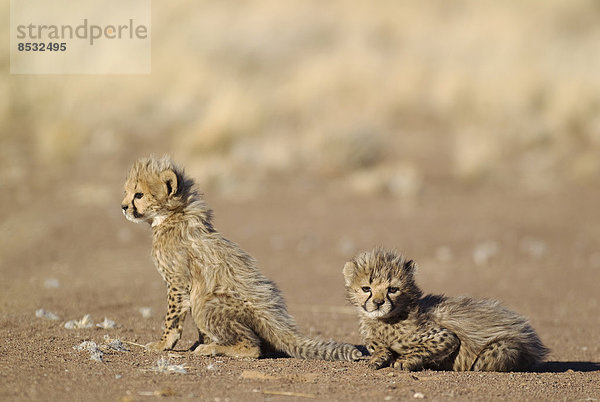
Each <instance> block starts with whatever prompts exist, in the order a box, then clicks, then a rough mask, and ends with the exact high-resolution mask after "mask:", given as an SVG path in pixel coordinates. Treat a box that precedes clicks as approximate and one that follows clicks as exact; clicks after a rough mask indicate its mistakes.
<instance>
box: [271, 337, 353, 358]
mask: <svg viewBox="0 0 600 402" xmlns="http://www.w3.org/2000/svg"><path fill="white" fill-rule="evenodd" d="M282 346H284V347H285V348H282V349H284V350H285V351H286V352H287V353H288V354H290V355H291V356H293V357H297V358H303V359H322V360H346V361H355V360H358V359H360V358H361V357H362V356H363V354H362V353H361V352H360V351H359V350H358V349H357V348H356V347H355V346H354V345H350V344H348V343H338V342H335V341H325V340H322V339H312V338H308V337H306V336H303V335H300V334H296V336H295V339H294V340H293V342H289V343H288V344H287V345H285V344H284V345H282Z"/></svg>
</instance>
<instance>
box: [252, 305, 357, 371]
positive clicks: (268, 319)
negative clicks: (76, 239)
mask: <svg viewBox="0 0 600 402" xmlns="http://www.w3.org/2000/svg"><path fill="white" fill-rule="evenodd" d="M263 313H264V312H263ZM286 315H287V314H286ZM257 330H258V332H259V333H260V335H261V336H262V337H263V338H264V339H265V340H267V341H268V342H269V343H270V344H271V345H273V346H274V347H275V348H276V349H278V350H281V351H282V352H285V353H287V354H288V355H290V356H292V357H295V358H299V359H320V360H345V361H355V360H358V359H360V358H361V357H363V354H362V353H361V352H360V350H358V349H357V348H356V347H355V346H354V345H350V344H348V343H338V342H335V341H326V340H322V339H313V338H309V337H307V336H304V335H302V334H300V333H298V331H297V330H296V327H295V324H294V322H293V319H292V317H291V316H289V315H288V316H287V319H286V320H282V319H279V320H275V319H273V317H272V316H271V315H270V314H268V313H267V314H264V315H263V317H262V319H261V320H259V328H257Z"/></svg>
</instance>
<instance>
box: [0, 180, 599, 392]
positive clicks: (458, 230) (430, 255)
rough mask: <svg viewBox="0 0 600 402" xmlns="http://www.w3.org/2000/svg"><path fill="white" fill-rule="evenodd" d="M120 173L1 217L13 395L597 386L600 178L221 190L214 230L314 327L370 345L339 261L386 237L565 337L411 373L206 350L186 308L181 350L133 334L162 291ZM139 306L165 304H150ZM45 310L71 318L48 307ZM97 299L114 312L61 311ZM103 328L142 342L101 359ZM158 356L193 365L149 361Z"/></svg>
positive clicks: (145, 324) (422, 271) (154, 323)
mask: <svg viewBox="0 0 600 402" xmlns="http://www.w3.org/2000/svg"><path fill="white" fill-rule="evenodd" d="M121 179H122V177H121V176H119V177H118V178H117V177H115V178H113V179H111V180H113V182H114V183H113V182H111V183H109V184H110V185H113V184H114V194H113V193H111V194H110V196H109V199H110V202H108V203H100V202H98V203H96V204H94V202H93V201H90V202H87V203H86V202H77V203H75V204H74V203H73V199H72V198H71V197H70V196H65V195H63V194H62V193H60V192H58V191H57V192H56V194H55V195H51V196H50V198H45V199H43V200H42V199H39V198H38V201H36V202H32V203H30V204H29V205H27V207H26V208H24V209H23V210H22V211H19V212H15V214H13V215H10V216H4V217H3V226H2V231H3V233H2V235H3V237H2V238H3V239H4V244H3V247H2V255H1V258H0V264H1V265H0V280H1V285H2V292H1V293H0V338H1V339H2V341H1V342H0V377H1V378H2V380H1V381H0V399H2V400H11V401H12V400H122V401H126V400H155V399H160V398H162V397H164V398H169V399H177V400H180V399H193V400H211V401H225V400H282V401H284V400H305V399H316V400H382V401H383V400H401V399H414V398H417V399H418V398H425V399H432V400H574V401H575V400H598V399H600V376H599V371H600V364H599V363H598V362H600V315H599V314H598V307H599V301H600V297H599V296H598V294H599V293H598V290H597V289H598V284H599V283H600V220H599V219H598V217H599V216H598V215H599V213H598V202H597V200H598V196H599V195H600V193H598V191H597V190H594V189H590V188H587V189H582V188H574V189H570V190H569V191H564V192H561V193H558V194H555V195H551V196H548V195H546V196H544V197H537V196H534V195H523V194H522V193H521V194H516V193H515V194H514V193H512V192H510V191H502V192H501V191H494V190H492V189H488V190H479V191H473V190H469V189H462V190H460V191H452V192H450V191H449V190H447V189H445V188H444V186H443V185H441V186H440V187H439V188H437V189H436V190H435V191H433V190H430V189H425V191H424V192H423V194H422V195H421V196H420V197H419V198H418V199H415V200H412V201H410V202H409V201H406V200H402V199H394V198H386V197H381V196H379V197H365V198H361V197H355V196H347V195H346V196H341V195H339V194H338V192H337V191H336V189H335V188H325V187H323V188H301V187H299V188H297V189H295V190H293V191H290V190H289V186H288V187H283V188H282V189H280V190H269V193H265V194H263V195H261V196H260V197H259V198H258V199H256V200H253V201H248V202H245V201H244V202H242V201H239V202H232V201H225V200H221V199H214V198H211V196H210V194H209V195H208V201H209V203H210V205H211V206H212V207H213V209H214V210H215V214H216V225H217V227H218V228H219V230H221V231H222V232H223V233H225V234H226V235H227V236H228V237H229V238H230V239H232V240H234V241H236V242H238V243H239V244H240V245H241V246H242V247H243V248H244V249H245V250H247V251H248V252H249V253H251V254H252V255H253V256H254V257H256V258H257V260H258V261H259V264H260V266H261V269H262V270H263V272H264V273H266V274H267V275H268V276H269V277H270V278H272V279H273V280H275V281H276V282H277V283H278V285H279V286H280V288H281V289H282V291H283V293H284V295H285V297H286V300H287V302H288V306H289V309H290V311H291V312H292V314H293V315H294V316H295V317H296V319H297V322H298V324H299V326H300V327H301V329H302V331H304V332H305V333H308V334H310V335H313V336H321V337H325V338H334V339H336V340H340V341H348V342H353V343H356V344H360V342H361V339H360V337H359V335H358V328H357V317H356V315H355V312H354V311H353V310H352V308H350V306H349V305H348V304H347V302H346V301H345V299H344V291H343V280H342V275H341V269H342V267H343V264H344V262H345V261H346V260H347V259H349V258H350V257H351V256H352V255H354V254H355V253H357V252H359V251H362V250H365V249H370V248H372V247H373V246H374V245H377V244H381V245H384V246H387V247H394V248H398V249H399V250H402V251H404V252H405V253H406V254H407V255H409V256H410V257H411V258H413V259H415V260H416V261H417V262H418V263H419V265H420V268H419V272H418V275H417V280H418V283H419V284H420V285H421V286H422V288H423V289H424V290H425V291H426V292H433V293H440V292H444V293H447V294H449V295H460V294H465V295H471V296H477V297H492V298H497V299H501V300H503V301H504V302H505V303H506V304H507V305H508V306H510V307H511V308H512V309H514V310H516V311H519V312H520V313H522V314H524V315H525V316H527V317H528V318H529V319H530V321H531V322H532V324H533V326H534V327H535V328H536V330H537V331H538V333H539V335H540V337H541V339H542V340H543V341H544V342H545V344H546V345H547V346H548V347H549V348H551V349H552V353H551V355H550V357H549V361H548V362H547V363H546V364H544V365H542V366H540V367H538V368H537V369H536V371H535V372H529V373H481V374H480V373H454V372H434V371H425V372H415V373H408V372H401V371H396V370H394V369H391V368H386V369H383V370H379V371H372V370H369V369H368V368H367V366H366V363H365V362H364V361H363V362H357V363H347V362H323V361H302V360H297V359H292V358H278V359H260V360H236V359H229V358H221V357H218V358H202V357H196V356H192V355H191V354H190V353H189V352H187V351H186V350H187V349H188V348H189V347H190V346H191V345H192V344H193V342H194V339H195V331H194V328H193V326H192V324H191V320H189V319H188V321H187V322H186V326H185V330H184V334H183V338H182V340H181V341H180V342H179V344H178V345H177V347H176V350H175V351H173V352H172V353H162V354H158V353H150V352H147V351H145V350H143V349H142V348H140V347H138V346H135V345H134V344H132V343H140V344H144V343H147V342H150V341H152V340H156V339H157V338H158V337H159V336H160V333H161V328H162V315H163V314H164V312H165V309H166V302H165V300H166V296H165V287H164V284H163V283H162V281H161V278H160V276H159V275H158V273H157V272H156V270H155V268H154V267H153V265H152V263H151V260H150V256H149V252H150V228H149V227H147V226H145V225H134V224H132V223H130V222H127V221H126V220H125V219H124V218H123V217H122V216H121V214H120V211H119V202H120V183H119V180H121ZM92 198H93V197H92ZM9 199H10V198H9ZM6 202H8V201H6ZM4 210H5V209H4ZM37 220H39V222H40V225H38V226H35V225H33V226H29V227H36V229H35V230H31V233H26V236H24V235H23V233H20V231H19V230H20V229H19V225H18V222H30V223H31V222H36V221H37ZM28 230H29V229H28ZM13 237H14V238H18V239H26V240H19V241H13V242H11V241H10V239H11V238H13ZM144 307H149V308H151V310H152V313H151V315H150V316H149V317H147V318H144V317H143V316H142V314H141V313H140V308H144ZM37 309H44V310H46V311H49V312H53V313H55V314H56V315H58V316H59V317H60V318H59V319H58V320H56V321H53V320H48V319H44V318H38V317H36V314H35V313H36V310H37ZM85 314H90V315H91V318H92V320H93V321H94V323H99V322H101V321H102V320H103V319H104V318H105V317H107V318H108V319H111V320H114V321H115V322H116V324H117V327H116V328H114V329H103V328H99V327H96V326H94V327H92V328H89V329H66V328H65V327H64V324H65V322H66V321H68V320H73V319H80V318H81V317H83V316H84V315H85ZM106 336H108V337H109V338H110V339H117V338H118V339H120V340H122V341H127V342H131V343H125V345H126V346H127V347H128V349H129V351H115V350H113V351H110V350H108V349H106V348H104V352H105V353H104V356H103V362H98V361H95V360H92V359H91V357H90V353H89V352H87V351H78V350H76V349H74V347H75V346H77V345H79V344H80V343H81V342H82V341H86V340H89V341H94V342H96V343H97V344H98V345H102V344H105V343H106V340H105V337H106ZM161 356H162V357H166V358H169V359H170V363H171V364H174V365H181V366H183V367H184V368H185V370H186V374H178V373H164V372H157V371H154V370H153V368H155V367H156V366H157V360H158V359H159V358H160V357H161Z"/></svg>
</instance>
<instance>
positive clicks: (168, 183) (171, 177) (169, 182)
mask: <svg viewBox="0 0 600 402" xmlns="http://www.w3.org/2000/svg"><path fill="white" fill-rule="evenodd" d="M160 180H161V181H162V182H163V184H164V185H165V189H166V191H167V197H171V196H173V195H175V194H176V193H177V186H178V183H177V175H176V174H175V172H174V171H172V170H170V169H169V170H165V171H164V172H162V173H161V174H160Z"/></svg>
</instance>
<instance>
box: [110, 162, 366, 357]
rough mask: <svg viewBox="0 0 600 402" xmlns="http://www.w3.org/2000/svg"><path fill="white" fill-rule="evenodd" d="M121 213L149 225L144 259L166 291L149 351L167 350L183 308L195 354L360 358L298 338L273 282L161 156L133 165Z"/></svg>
mask: <svg viewBox="0 0 600 402" xmlns="http://www.w3.org/2000/svg"><path fill="white" fill-rule="evenodd" d="M121 207H122V209H123V213H124V214H125V216H126V217H127V219H129V220H130V221H133V222H136V223H139V222H147V223H149V224H151V225H152V238H153V241H152V257H153V259H154V263H155V265H156V267H157V268H158V271H159V272H160V274H161V275H162V277H163V279H164V280H165V281H166V283H167V288H168V311H167V315H166V318H165V329H164V332H163V335H162V338H161V340H160V341H159V342H153V343H150V344H148V345H147V347H148V348H149V349H152V350H166V349H171V348H172V347H173V346H174V345H175V343H176V342H177V341H178V340H179V338H180V336H181V332H182V329H183V320H184V319H185V316H186V314H187V312H188V311H189V310H191V314H192V317H193V318H194V321H195V323H196V326H197V327H198V332H199V335H200V339H199V342H198V343H199V345H198V346H197V347H196V349H195V350H194V353H196V354H199V355H226V356H234V357H253V358H257V357H259V356H260V354H261V347H263V351H264V350H276V351H281V352H285V353H287V354H288V355H290V356H293V357H298V358H305V359H326V360H356V359H358V358H359V357H360V356H362V354H361V353H360V352H359V350H358V349H356V348H355V347H354V346H352V345H349V344H340V343H336V342H333V341H329V342H326V341H321V340H314V339H310V338H307V337H305V336H302V335H300V334H299V333H298V331H297V330H296V325H295V323H294V319H293V318H292V317H291V316H290V314H289V313H288V312H287V309H286V306H285V302H284V300H283V298H282V296H281V295H280V293H279V290H278V289H277V287H276V286H275V284H274V283H273V282H271V281H270V280H268V279H267V278H265V277H264V276H263V275H262V274H261V273H260V272H259V271H258V268H257V267H256V263H255V262H254V260H253V259H252V257H251V256H249V255H248V254H247V253H246V252H244V251H243V250H242V249H240V248H239V247H238V246H237V245H236V244H235V243H233V242H231V241H229V240H227V239H226V238H224V237H223V236H222V235H221V234H220V233H219V232H217V230H216V229H215V228H214V226H213V224H212V211H211V210H210V209H209V208H208V207H207V206H206V204H205V203H204V201H203V199H202V198H201V196H200V194H199V193H198V191H197V190H196V188H195V185H194V182H193V181H192V180H191V179H190V178H188V177H186V176H185V174H184V172H183V170H182V169H180V168H179V167H177V166H176V165H175V164H174V163H173V162H172V161H171V160H170V159H169V158H167V157H163V158H154V157H150V158H142V159H140V160H138V161H136V162H135V163H134V164H133V167H132V168H131V170H130V171H129V174H128V176H127V180H126V182H125V198H124V199H123V202H122V205H121Z"/></svg>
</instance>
